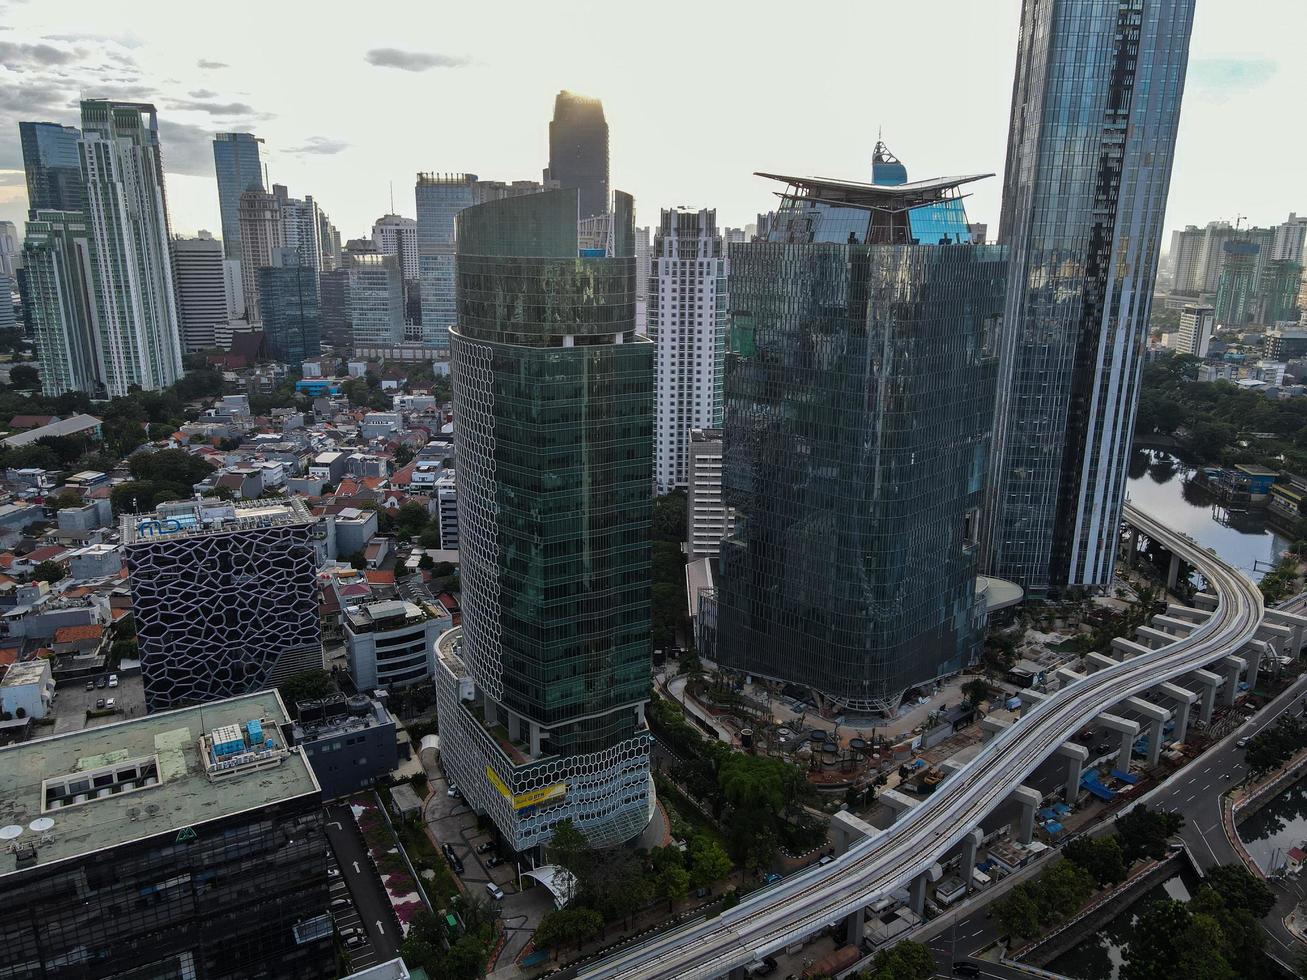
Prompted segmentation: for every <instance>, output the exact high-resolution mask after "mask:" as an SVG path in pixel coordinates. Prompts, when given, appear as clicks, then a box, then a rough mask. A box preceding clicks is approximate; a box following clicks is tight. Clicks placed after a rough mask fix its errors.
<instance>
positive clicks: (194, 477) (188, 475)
mask: <svg viewBox="0 0 1307 980" xmlns="http://www.w3.org/2000/svg"><path fill="white" fill-rule="evenodd" d="M127 468H128V469H129V470H131V473H132V477H133V479H136V480H147V481H149V482H151V483H159V484H165V485H170V486H180V487H182V488H183V489H184V490H185V491H186V492H187V493H188V494H189V493H190V489H191V486H192V485H193V484H196V483H200V482H201V481H203V480H205V479H206V478H207V477H210V476H212V475H213V467H212V466H210V465H209V464H208V463H206V462H205V461H204V460H203V459H202V458H201V457H199V456H192V455H191V454H190V453H188V452H187V451H186V450H185V449H161V450H159V451H158V452H155V453H136V454H135V455H134V456H132V457H131V458H129V459H128V460H127Z"/></svg>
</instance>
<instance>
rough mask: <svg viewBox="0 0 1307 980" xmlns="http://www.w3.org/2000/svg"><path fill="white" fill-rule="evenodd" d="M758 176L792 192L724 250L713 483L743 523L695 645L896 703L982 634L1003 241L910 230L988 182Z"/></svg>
mask: <svg viewBox="0 0 1307 980" xmlns="http://www.w3.org/2000/svg"><path fill="white" fill-rule="evenodd" d="M762 176H771V177H776V179H779V180H782V181H784V182H785V183H787V184H788V185H789V187H788V189H787V190H786V192H785V193H784V194H783V195H782V202H781V207H780V209H779V210H778V211H777V213H776V215H775V217H774V219H773V220H772V221H771V222H770V226H769V232H768V237H767V238H766V239H765V240H761V241H754V242H747V243H738V244H733V245H732V246H731V251H730V269H729V276H728V281H727V295H728V297H729V303H730V311H731V350H730V353H729V354H728V356H727V366H726V382H725V407H726V412H725V424H724V431H723V439H724V458H723V471H722V482H723V492H724V497H725V503H726V505H727V506H729V507H733V508H735V513H736V520H735V529H734V531H733V533H731V534H730V535H729V536H728V537H727V538H726V539H725V540H724V541H723V542H722V545H721V553H720V571H719V574H718V576H717V579H716V595H715V600H714V599H709V600H708V603H707V605H708V607H710V608H707V609H705V610H704V612H705V615H703V616H701V617H700V619H701V622H703V623H706V624H709V626H710V628H709V630H708V631H705V632H704V633H702V634H701V637H700V643H701V649H703V650H704V652H705V653H706V654H707V655H709V656H711V657H712V658H713V659H714V660H716V661H717V662H719V663H721V664H722V665H724V666H728V667H732V668H734V669H737V670H741V671H746V672H748V673H751V674H755V675H761V676H763V677H767V678H771V679H774V680H778V681H786V682H790V683H795V684H799V685H802V686H805V687H808V688H811V689H813V690H815V691H816V692H818V693H819V694H820V695H821V696H823V697H824V698H825V699H827V700H828V701H829V702H831V703H833V704H834V705H836V706H839V707H841V708H848V709H850V710H855V711H884V712H891V711H893V710H894V709H895V708H896V707H897V705H898V703H899V701H900V699H901V698H902V696H903V693H904V692H905V691H906V690H907V689H908V688H910V687H912V686H914V685H917V684H922V683H926V682H929V681H931V680H933V679H934V678H936V677H939V676H941V675H944V674H947V673H951V672H954V671H957V670H959V669H961V668H962V667H964V666H966V665H967V664H968V663H970V662H971V661H972V660H974V658H975V657H976V656H978V655H979V652H980V646H981V643H982V642H983V637H984V622H985V605H984V597H983V593H982V592H981V591H980V590H978V589H977V582H976V579H977V564H978V559H979V549H978V541H977V534H978V524H979V521H978V516H979V512H980V508H981V505H982V502H983V494H984V488H985V477H986V472H987V467H988V462H989V449H990V431H991V425H992V421H993V409H994V390H995V389H994V386H995V380H996V378H997V373H998V358H997V338H998V332H999V321H1000V316H1001V313H1002V309H1003V287H1004V278H1005V275H1006V264H1005V261H1004V253H1003V250H1002V249H1001V248H1000V247H998V246H986V245H970V244H959V245H953V244H947V245H945V244H935V243H931V244H918V243H917V241H916V230H917V221H916V217H917V215H918V212H919V211H920V210H924V209H927V208H934V209H936V210H939V209H941V208H943V210H945V211H948V210H951V209H953V208H954V207H957V208H958V209H960V208H961V202H960V200H959V197H958V194H957V186H958V185H959V184H961V183H964V182H967V181H969V180H974V179H978V178H975V177H961V178H947V179H941V180H935V181H917V182H914V183H912V184H905V183H901V182H900V183H896V184H866V183H854V182H851V181H837V180H826V179H821V178H800V177H784V176H779V175H772V174H764V175H762ZM962 217H963V221H962V226H963V227H965V215H963V216H962ZM964 241H965V239H964ZM714 612H715V623H716V628H715V630H714V629H712V628H711V624H712V623H713V622H714Z"/></svg>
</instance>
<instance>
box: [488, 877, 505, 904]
mask: <svg viewBox="0 0 1307 980" xmlns="http://www.w3.org/2000/svg"><path fill="white" fill-rule="evenodd" d="M486 891H488V892H489V893H490V897H491V898H493V899H494V900H495V901H496V902H502V901H503V900H504V890H503V889H502V888H500V887H499V886H498V885H496V884H495V883H494V882H493V881H487V882H486Z"/></svg>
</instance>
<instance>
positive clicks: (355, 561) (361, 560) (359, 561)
mask: <svg viewBox="0 0 1307 980" xmlns="http://www.w3.org/2000/svg"><path fill="white" fill-rule="evenodd" d="M345 561H346V562H348V563H349V566H350V568H353V569H355V570H357V571H360V572H361V571H363V569H365V568H367V567H368V560H367V559H366V558H365V557H363V552H361V551H356V552H354V553H353V554H352V555H346V556H345Z"/></svg>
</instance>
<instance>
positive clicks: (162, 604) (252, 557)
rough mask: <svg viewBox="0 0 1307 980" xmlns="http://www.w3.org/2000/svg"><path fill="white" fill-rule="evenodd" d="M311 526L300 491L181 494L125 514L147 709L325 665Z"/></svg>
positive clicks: (233, 691) (245, 688)
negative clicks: (152, 508) (232, 498)
mask: <svg viewBox="0 0 1307 980" xmlns="http://www.w3.org/2000/svg"><path fill="white" fill-rule="evenodd" d="M318 533H319V526H318V522H317V521H316V520H315V519H314V517H313V516H312V514H310V513H309V511H308V508H307V507H305V506H304V504H303V502H302V501H300V500H298V499H291V500H288V501H276V502H271V501H256V502H253V503H251V504H247V505H240V504H232V503H229V502H226V501H220V500H201V501H178V502H176V503H167V504H163V505H161V506H160V507H159V510H158V512H157V513H156V514H153V515H145V516H142V515H136V516H130V517H125V518H124V519H123V522H122V540H123V544H124V546H125V554H126V560H127V568H128V571H129V572H130V574H131V585H132V615H133V618H134V620H135V623H136V636H137V643H138V645H139V648H140V657H141V674H142V678H143V681H144V687H145V704H146V709H147V710H149V711H159V710H162V709H166V708H173V707H179V706H182V705H186V704H197V703H203V702H206V701H212V700H215V699H218V698H228V697H234V696H236V695H240V694H245V693H247V692H251V691H258V690H261V689H263V688H266V687H268V686H271V685H274V684H277V683H279V682H280V681H282V680H284V679H285V678H287V677H289V676H291V675H293V674H295V673H298V672H299V671H302V670H309V669H313V668H321V667H322V663H323V661H322V627H321V621H320V617H319V614H318V592H317V581H316V571H317V563H316V559H315V552H314V540H315V536H316V535H317V534H318Z"/></svg>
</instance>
